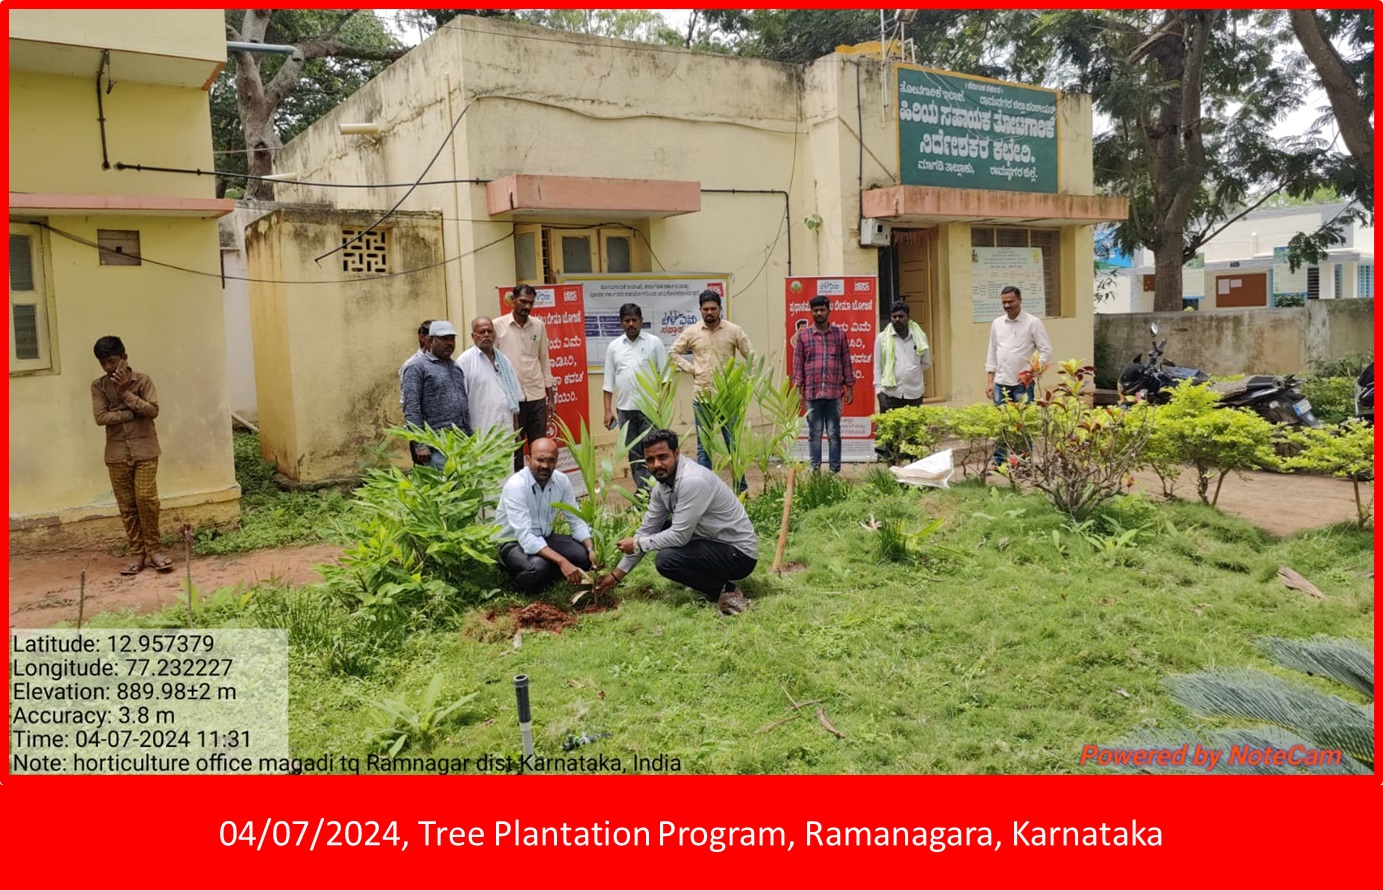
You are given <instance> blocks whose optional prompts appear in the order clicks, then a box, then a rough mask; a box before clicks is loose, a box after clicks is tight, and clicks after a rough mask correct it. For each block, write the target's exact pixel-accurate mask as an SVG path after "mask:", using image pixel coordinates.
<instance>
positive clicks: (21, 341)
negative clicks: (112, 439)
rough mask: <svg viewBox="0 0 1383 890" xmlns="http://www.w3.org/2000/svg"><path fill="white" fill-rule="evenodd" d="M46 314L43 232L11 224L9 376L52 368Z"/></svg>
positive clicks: (34, 228) (30, 227) (35, 227)
mask: <svg viewBox="0 0 1383 890" xmlns="http://www.w3.org/2000/svg"><path fill="white" fill-rule="evenodd" d="M48 313H49V310H48V290H47V287H46V286H45V282H44V261H43V237H42V232H41V230H40V229H39V228H38V227H37V226H32V225H24V224H20V223H11V224H10V374H11V375H14V374H22V373H25V372H28V371H46V370H50V369H52V368H53V358H52V342H51V336H50V332H49V329H48Z"/></svg>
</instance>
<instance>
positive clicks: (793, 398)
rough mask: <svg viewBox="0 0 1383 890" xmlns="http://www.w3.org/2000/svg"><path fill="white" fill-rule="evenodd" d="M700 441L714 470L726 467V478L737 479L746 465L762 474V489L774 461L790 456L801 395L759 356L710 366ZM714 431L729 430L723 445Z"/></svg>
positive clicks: (798, 425)
mask: <svg viewBox="0 0 1383 890" xmlns="http://www.w3.org/2000/svg"><path fill="white" fill-rule="evenodd" d="M702 405H703V410H704V412H705V415H704V416H703V418H702V420H703V422H704V423H705V426H704V427H703V429H704V430H706V431H709V432H711V435H708V436H706V437H705V439H704V441H702V443H701V444H702V447H704V448H705V449H706V453H707V454H709V455H710V458H711V467H712V469H714V470H715V471H716V472H717V473H719V472H721V471H723V470H725V469H729V471H730V474H731V479H732V480H733V479H741V478H743V477H744V472H745V470H747V469H748V468H749V467H751V466H758V467H759V469H760V470H761V471H762V472H763V474H764V475H763V479H764V488H765V490H767V488H768V484H769V476H768V469H769V466H770V465H771V464H772V463H773V461H774V459H775V458H776V459H777V460H779V461H781V462H783V463H786V462H788V461H789V460H790V459H791V456H792V448H793V445H794V443H796V441H797V432H798V430H799V429H800V428H801V424H802V417H801V413H802V403H801V395H800V394H799V393H798V392H797V389H796V388H795V387H794V386H793V385H792V381H791V380H789V379H787V377H786V375H783V376H781V377H780V376H779V372H777V371H774V370H772V369H771V368H769V367H768V365H767V362H766V361H765V359H764V358H763V357H759V358H756V359H755V360H754V361H753V362H741V361H738V360H735V359H731V360H730V361H729V362H727V363H726V364H725V365H723V366H722V367H720V368H717V369H716V372H715V376H714V377H713V378H712V381H711V390H710V392H709V393H707V394H706V395H705V396H704V397H703V399H702ZM720 430H729V431H730V441H729V443H728V444H727V443H726V442H725V439H724V437H723V436H721V435H719V434H718V433H719V431H720Z"/></svg>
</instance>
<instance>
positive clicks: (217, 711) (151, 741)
mask: <svg viewBox="0 0 1383 890" xmlns="http://www.w3.org/2000/svg"><path fill="white" fill-rule="evenodd" d="M9 661H10V690H9V691H10V772H11V773H12V774H25V773H28V774H35V773H132V774H133V773H143V774H149V773H164V774H194V773H201V774H216V773H225V774H244V773H274V772H282V771H283V765H284V764H285V763H286V762H287V758H288V635H287V632H286V631H282V630H15V631H13V632H12V633H11V635H10V639H9Z"/></svg>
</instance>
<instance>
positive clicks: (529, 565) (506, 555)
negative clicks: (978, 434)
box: [499, 535, 591, 593]
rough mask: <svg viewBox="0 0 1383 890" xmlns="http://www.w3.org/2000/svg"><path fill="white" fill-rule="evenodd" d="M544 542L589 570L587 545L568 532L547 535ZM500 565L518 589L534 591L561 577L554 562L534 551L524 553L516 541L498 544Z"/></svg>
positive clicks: (526, 591)
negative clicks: (565, 533)
mask: <svg viewBox="0 0 1383 890" xmlns="http://www.w3.org/2000/svg"><path fill="white" fill-rule="evenodd" d="M547 546H549V547H551V548H552V549H553V550H556V551H557V552H558V553H560V554H562V555H563V556H565V557H566V558H567V559H568V560H570V561H571V563H572V565H574V566H576V567H578V568H582V569H586V570H587V571H590V568H591V555H590V553H588V552H587V551H586V545H585V544H582V543H581V542H580V541H578V540H576V539H575V538H573V537H572V536H571V535H548V536H547ZM499 567H500V568H501V569H503V570H504V573H505V574H506V575H508V576H509V580H510V582H511V583H512V584H513V585H514V587H515V588H516V589H517V590H518V591H519V592H520V593H537V592H539V591H540V590H543V589H544V588H546V587H550V586H552V585H553V584H556V583H557V582H558V581H560V580H561V579H562V570H561V569H559V568H557V563H555V562H548V561H547V560H546V559H544V558H543V557H541V556H539V555H538V554H536V553H524V552H523V548H522V547H520V546H519V545H518V542H516V541H506V542H505V543H503V544H501V545H499Z"/></svg>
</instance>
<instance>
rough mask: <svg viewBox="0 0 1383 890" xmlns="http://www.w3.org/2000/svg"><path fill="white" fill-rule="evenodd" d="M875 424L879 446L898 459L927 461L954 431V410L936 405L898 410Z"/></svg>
mask: <svg viewBox="0 0 1383 890" xmlns="http://www.w3.org/2000/svg"><path fill="white" fill-rule="evenodd" d="M873 420H874V440H875V443H876V444H877V445H878V447H880V448H882V449H884V450H885V451H887V452H888V453H889V454H890V455H892V456H893V457H894V458H895V459H897V458H905V459H910V460H917V459H918V458H921V457H926V456H927V455H929V454H931V453H932V452H933V451H935V450H936V446H937V443H938V442H940V441H941V440H942V439H944V438H946V437H947V436H948V435H949V434H950V431H951V410H950V409H949V408H942V407H940V406H934V405H919V406H917V407H914V408H895V409H894V410H892V411H887V412H885V413H883V414H875V415H874V417H873Z"/></svg>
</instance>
